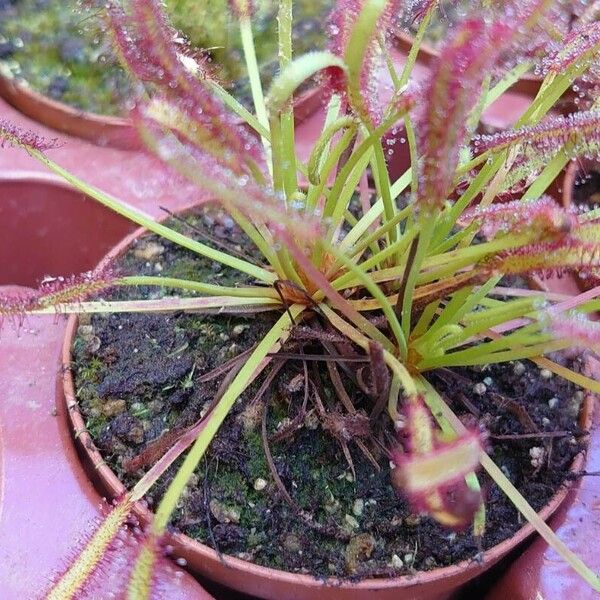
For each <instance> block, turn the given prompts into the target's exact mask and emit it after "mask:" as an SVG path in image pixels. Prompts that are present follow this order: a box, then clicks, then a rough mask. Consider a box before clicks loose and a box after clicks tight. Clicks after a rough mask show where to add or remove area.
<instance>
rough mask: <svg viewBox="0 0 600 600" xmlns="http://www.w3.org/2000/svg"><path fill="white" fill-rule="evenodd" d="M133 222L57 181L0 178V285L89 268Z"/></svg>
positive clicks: (32, 283) (32, 281) (29, 282)
mask: <svg viewBox="0 0 600 600" xmlns="http://www.w3.org/2000/svg"><path fill="white" fill-rule="evenodd" d="M134 227H135V226H134V225H133V224H132V223H130V222H129V221H128V220H126V219H124V218H123V217H120V216H119V215H116V214H115V213H113V212H112V211H109V210H108V209H106V208H104V207H103V206H101V205H99V204H98V203H96V202H94V201H93V200H91V199H89V198H86V196H85V195H83V194H81V193H80V192H77V191H75V190H72V189H69V188H68V187H66V186H64V185H62V184H60V183H55V182H52V181H44V180H35V179H27V178H23V179H20V180H0V257H2V260H1V261H0V285H2V284H17V285H24V286H36V285H37V284H38V283H39V282H40V280H41V279H43V277H44V276H46V275H53V276H56V275H71V274H73V273H80V272H82V271H86V270H89V269H92V268H94V267H95V266H96V265H97V264H98V262H99V261H100V259H101V258H102V257H103V256H104V255H105V254H106V252H107V251H108V249H109V248H111V247H112V246H114V245H115V244H116V243H117V242H118V241H119V240H120V239H121V238H123V237H124V236H125V235H127V234H128V233H130V232H131V231H132V230H133V229H134Z"/></svg>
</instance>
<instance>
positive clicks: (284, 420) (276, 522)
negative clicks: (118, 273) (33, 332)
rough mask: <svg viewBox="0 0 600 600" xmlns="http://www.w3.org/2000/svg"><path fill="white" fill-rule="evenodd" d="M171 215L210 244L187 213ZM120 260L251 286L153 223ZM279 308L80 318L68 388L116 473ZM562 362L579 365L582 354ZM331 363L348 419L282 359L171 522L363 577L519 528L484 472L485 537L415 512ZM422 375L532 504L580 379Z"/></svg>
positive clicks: (289, 566) (239, 406) (227, 543)
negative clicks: (482, 435)
mask: <svg viewBox="0 0 600 600" xmlns="http://www.w3.org/2000/svg"><path fill="white" fill-rule="evenodd" d="M190 222H191V224H192V225H193V226H194V227H195V228H197V229H199V230H203V231H205V232H209V233H210V235H212V236H213V238H216V239H218V240H221V241H226V243H227V244H229V245H230V246H231V245H233V246H235V249H236V250H237V251H241V252H243V253H245V254H247V255H249V256H252V255H253V250H252V247H251V245H250V243H249V242H248V240H247V239H245V238H244V237H243V236H241V235H240V234H239V233H238V232H236V230H235V228H234V227H233V223H232V222H231V220H230V219H229V218H228V217H226V216H223V215H222V214H220V213H215V212H205V213H203V214H201V215H198V216H195V217H191V218H190ZM174 226H175V227H177V228H180V229H181V230H182V231H185V232H186V233H188V234H191V235H193V236H194V237H198V239H201V240H203V241H206V239H205V238H204V236H203V235H199V234H198V233H197V231H192V230H190V229H189V227H187V226H184V225H181V224H180V223H175V224H174ZM211 245H212V244H211ZM119 268H120V269H121V270H122V272H123V273H126V274H134V273H137V274H140V273H143V274H162V275H168V276H173V277H195V278H200V279H202V280H204V281H209V282H211V283H222V284H224V285H234V284H235V283H236V282H237V283H241V284H243V283H247V281H243V280H240V277H239V275H238V274H237V273H234V272H233V271H232V270H230V269H228V268H225V267H221V266H219V265H218V264H216V263H213V262H211V261H209V260H206V259H203V258H200V257H198V256H196V255H194V254H192V253H190V252H189V251H186V250H182V249H180V248H179V247H177V246H175V245H173V244H171V243H170V242H168V241H165V240H162V239H158V238H156V237H155V236H147V237H145V238H143V239H141V240H139V241H138V242H137V244H135V245H134V246H132V248H131V250H130V251H129V252H128V253H127V254H126V255H125V257H124V258H123V259H122V260H120V263H119ZM162 294H164V291H163V290H161V289H160V288H158V289H157V288H149V287H148V288H140V289H138V290H135V291H134V292H132V291H130V290H125V289H119V290H117V292H115V293H114V294H113V295H112V297H113V298H114V297H118V298H121V299H124V298H139V297H154V296H159V295H162ZM277 316H278V315H273V314H269V313H263V314H260V315H254V316H232V315H220V316H217V315H193V314H183V313H177V314H173V315H148V314H147V315H126V314H115V315H109V316H93V317H91V318H90V317H87V318H84V319H82V321H81V325H80V328H79V333H78V336H77V339H76V341H75V345H74V376H75V381H76V389H77V396H78V399H79V402H80V405H81V409H82V412H83V414H84V416H85V418H86V421H87V426H88V428H89V430H90V432H91V434H92V435H93V437H94V439H95V441H96V444H97V445H98V447H99V449H100V450H101V452H102V453H103V455H104V457H105V459H106V461H107V462H108V464H109V465H110V466H111V468H112V469H114V471H115V472H116V473H117V474H118V476H119V477H120V478H121V479H122V481H123V482H124V483H125V485H126V486H128V487H131V486H133V485H134V483H135V482H136V481H137V479H138V478H139V476H140V474H141V473H142V472H143V471H144V469H146V468H148V467H149V466H150V465H146V466H145V467H142V468H141V469H140V470H138V471H134V472H133V473H132V472H130V471H127V470H126V467H128V468H132V467H133V466H138V467H139V466H140V459H139V457H142V458H143V457H144V456H146V457H148V455H150V454H152V453H151V452H149V451H148V449H149V448H150V449H152V448H156V443H155V440H157V439H158V440H160V439H162V440H163V442H167V441H169V437H168V436H169V435H171V441H170V443H172V437H173V433H172V432H173V431H175V432H177V431H181V430H182V429H183V428H185V427H187V426H189V425H190V424H192V423H194V422H196V421H197V420H198V419H199V418H200V416H201V415H202V414H204V412H206V410H207V408H208V406H209V405H210V402H211V400H212V399H213V397H214V395H215V393H216V392H217V389H218V387H219V385H220V383H221V381H222V376H221V377H219V378H215V379H211V380H210V381H203V380H202V378H203V376H204V375H206V374H207V373H210V372H211V371H212V370H213V369H215V368H216V367H218V366H220V365H222V364H223V363H224V362H225V361H227V360H230V359H231V358H233V357H235V356H238V355H239V354H240V353H241V352H243V351H245V350H248V349H250V348H251V347H252V346H253V345H254V344H255V343H256V342H257V341H258V340H259V339H260V338H261V336H262V335H264V333H265V332H266V331H267V330H268V328H269V326H270V325H271V324H272V323H273V321H274V319H275V318H276V317H277ZM306 333H307V324H306V323H305V324H304V325H303V326H302V327H299V328H298V329H297V330H296V332H295V334H293V335H292V337H291V338H290V342H289V343H288V344H287V345H286V348H285V349H286V350H288V351H289V352H298V351H299V348H300V346H302V351H303V352H304V353H306V354H312V353H323V349H322V348H321V347H320V344H321V342H320V341H314V340H308V341H307V340H306V339H305V338H306ZM555 359H556V360H561V358H560V357H555ZM563 362H564V361H563ZM273 364H277V363H273ZM570 365H571V367H572V368H574V369H577V368H578V367H579V363H578V361H577V360H576V361H575V362H574V363H570ZM339 371H340V373H341V377H342V381H343V384H344V387H345V388H346V389H347V390H348V393H349V395H350V397H351V398H352V401H353V403H354V405H355V407H356V409H357V410H358V416H356V417H354V418H348V416H347V413H346V420H344V418H343V416H342V409H341V408H340V403H339V401H337V400H336V398H335V392H334V389H333V386H332V385H331V383H329V381H330V379H329V376H328V371H327V367H326V366H325V365H324V364H323V363H322V362H319V363H309V364H308V368H307V374H308V377H309V379H310V381H311V382H312V383H311V385H310V393H309V394H308V395H307V396H305V389H304V388H305V372H304V369H303V365H302V363H301V362H299V361H295V360H289V361H288V362H287V363H286V364H285V365H284V366H283V367H282V368H281V370H280V372H279V374H278V375H277V376H276V377H275V379H274V380H273V383H272V385H271V386H270V388H269V390H268V392H267V393H266V394H265V395H264V396H263V397H262V398H259V399H256V398H255V396H256V395H257V391H258V388H259V386H260V384H261V383H262V381H264V377H265V375H263V376H262V377H261V378H259V379H258V380H257V382H256V383H254V384H253V385H251V386H249V388H248V389H247V390H246V392H245V393H244V394H243V395H242V397H241V399H240V400H239V401H238V402H237V403H236V405H235V406H234V408H233V410H232V412H231V414H230V415H229V416H228V417H227V419H226V421H225V423H224V425H223V427H222V428H221V430H220V432H219V434H218V435H217V437H216V438H215V440H214V441H213V443H212V444H211V447H210V449H209V451H208V453H207V455H206V457H205V458H204V459H203V461H202V462H201V464H200V466H199V467H198V469H197V471H196V473H195V474H194V476H193V478H192V481H191V483H190V485H189V487H188V489H187V491H186V493H185V495H184V497H183V499H182V501H181V503H180V505H179V508H178V510H177V512H176V514H175V515H174V518H173V524H174V527H176V528H178V529H180V530H181V531H182V532H184V533H186V534H187V535H189V536H191V537H193V538H195V539H198V540H200V541H201V542H203V543H205V544H207V545H209V546H211V547H213V548H216V549H217V550H219V551H220V552H222V553H224V554H228V555H234V556H238V557H241V558H244V559H246V560H249V561H252V562H255V563H257V564H261V565H267V566H271V567H275V568H280V569H285V570H288V571H293V572H300V573H312V574H315V575H317V576H323V577H326V576H337V577H352V578H357V579H359V578H363V577H373V576H374V577H377V576H391V575H400V574H407V573H411V572H414V571H415V570H429V569H433V568H436V567H441V566H445V565H449V564H453V563H456V562H458V561H460V560H462V559H473V558H474V557H476V555H477V554H478V552H479V551H480V549H481V548H484V549H486V548H489V547H491V546H493V545H495V544H497V543H499V542H500V541H502V540H505V539H507V538H509V537H510V536H512V535H513V534H514V533H515V532H516V531H517V530H518V529H519V528H520V527H521V526H522V525H523V521H522V519H521V518H520V517H519V515H518V513H517V511H516V509H514V508H513V506H512V504H511V503H510V501H509V500H508V499H506V498H505V497H504V495H503V494H502V492H501V491H500V490H499V489H498V488H497V486H496V485H495V484H494V483H493V482H492V481H491V480H490V479H489V477H487V476H486V475H485V474H483V473H480V474H479V479H480V482H481V484H482V486H483V489H484V493H485V497H486V506H487V531H486V534H485V536H484V538H483V540H482V543H481V546H480V545H479V544H478V542H477V540H475V539H474V538H473V536H472V535H471V533H470V532H469V531H466V532H463V533H454V532H451V531H449V530H447V529H444V528H443V527H441V526H439V525H438V524H437V523H435V522H434V521H432V520H431V519H429V518H427V517H423V516H418V515H415V514H413V513H412V512H411V510H410V508H409V507H408V505H407V503H406V501H405V500H404V499H403V498H401V497H398V495H397V494H396V493H395V492H394V490H393V489H392V487H391V485H390V477H389V462H388V459H387V457H386V455H385V454H384V452H382V451H381V450H380V449H379V444H374V443H371V442H370V441H369V440H368V439H367V437H360V436H361V435H363V434H364V433H365V427H364V425H365V418H364V415H365V414H368V413H369V412H370V409H371V407H372V403H373V401H372V399H371V398H369V397H368V396H366V395H365V394H364V393H363V392H362V391H361V390H360V389H359V388H358V387H357V386H356V385H355V384H354V383H353V382H352V381H351V380H350V378H349V377H348V376H347V375H346V374H345V373H344V371H343V369H341V368H340V369H339ZM429 380H430V381H431V383H432V384H433V385H434V386H435V387H436V388H437V389H438V390H439V391H440V393H441V394H442V395H443V396H444V397H445V398H446V399H447V400H448V402H449V403H450V405H451V406H452V408H453V409H454V410H455V411H456V413H457V414H459V415H460V416H461V418H462V419H464V420H466V421H469V422H470V423H471V424H479V426H480V427H482V428H484V429H485V430H486V431H487V432H488V433H489V446H490V454H491V456H492V458H493V459H494V460H495V462H496V463H497V464H498V465H499V466H500V467H501V469H502V470H503V472H504V473H505V474H506V475H507V477H509V479H510V480H511V481H512V482H513V483H514V484H515V485H516V486H517V487H518V488H519V489H520V491H521V492H522V493H523V494H524V495H525V497H526V498H527V499H528V500H529V502H530V503H531V504H532V505H533V507H534V508H536V509H540V508H541V507H542V506H543V505H544V504H546V503H547V501H548V500H549V499H550V498H551V497H552V495H553V494H554V493H555V492H556V491H557V490H558V489H559V488H560V486H561V485H562V484H563V482H564V481H565V478H566V477H567V473H568V469H569V465H570V464H571V462H572V460H573V457H574V456H575V455H576V454H577V452H578V451H579V450H580V449H581V445H580V443H579V442H578V441H577V439H576V437H577V436H578V435H579V434H580V433H581V431H579V429H578V427H577V415H578V413H579V409H580V406H581V403H582V400H583V392H582V391H581V390H579V389H578V388H576V386H574V385H572V384H570V383H568V382H566V381H564V380H561V379H559V378H557V377H555V376H553V375H552V374H551V373H550V372H549V371H540V370H539V369H538V368H537V367H536V366H534V365H533V364H532V363H527V362H524V363H520V362H516V363H509V364H507V365H503V366H498V365H490V366H486V367H483V368H466V369H455V370H451V371H450V370H439V371H435V372H432V373H430V374H429ZM317 394H318V397H319V398H320V402H318V401H316V400H315V398H316V396H317ZM263 419H264V426H265V434H266V435H263ZM367 422H368V421H367ZM341 425H344V426H346V428H348V427H354V428H355V430H356V431H357V434H356V436H355V437H353V438H351V439H350V440H349V441H348V444H347V448H348V452H349V455H350V456H351V461H352V466H350V463H349V462H348V459H347V457H346V456H345V454H344V451H343V449H342V446H341V444H340V438H336V437H335V436H334V435H333V432H334V431H338V432H339V430H340V426H341ZM169 432H171V433H170V434H169ZM550 432H557V433H556V434H555V435H553V436H550V435H548V433H550ZM370 433H372V435H373V436H374V438H376V439H377V440H379V442H380V443H381V444H383V445H384V446H387V447H389V445H390V443H391V441H392V440H393V432H392V430H391V423H390V422H389V418H387V417H386V415H385V414H384V415H382V417H381V419H380V420H379V421H378V422H377V423H376V424H375V425H374V426H373V428H372V430H371V432H370ZM536 435H537V436H539V437H536ZM265 439H266V445H267V447H268V449H269V454H270V456H271V460H270V461H268V460H267V459H266V455H265V449H264V446H265ZM359 442H360V444H359ZM359 445H362V446H363V448H365V449H367V452H365V451H363V450H361V448H360V447H359ZM158 446H159V451H162V452H164V451H165V449H166V447H162V448H160V443H158ZM164 446H166V443H165V444H164ZM144 451H146V452H144ZM369 453H370V454H371V455H372V459H374V460H375V461H376V462H377V464H378V468H377V469H376V468H375V466H374V465H373V464H372V462H371V460H370V459H369V457H368V454H369ZM155 454H156V453H155ZM136 457H138V458H136ZM132 461H133V462H132ZM136 461H137V465H136ZM269 463H271V464H270V465H269ZM178 464H180V462H179V461H178V462H177V463H176V464H175V465H174V466H173V467H171V468H170V469H169V471H168V472H167V474H166V475H165V476H164V477H163V478H162V479H161V481H159V482H158V484H157V485H156V486H155V487H154V488H153V489H152V490H151V491H150V494H149V495H148V497H147V500H148V502H149V504H150V505H151V506H153V505H155V504H156V503H157V502H158V501H159V500H160V498H161V496H162V494H163V493H164V491H165V489H166V486H167V485H168V483H169V481H170V480H171V478H172V477H173V475H174V472H175V469H176V467H177V465H178ZM273 471H275V472H276V474H277V478H278V479H279V480H280V484H277V483H276V481H275V478H274V475H273ZM353 471H354V472H353ZM286 497H287V499H286Z"/></svg>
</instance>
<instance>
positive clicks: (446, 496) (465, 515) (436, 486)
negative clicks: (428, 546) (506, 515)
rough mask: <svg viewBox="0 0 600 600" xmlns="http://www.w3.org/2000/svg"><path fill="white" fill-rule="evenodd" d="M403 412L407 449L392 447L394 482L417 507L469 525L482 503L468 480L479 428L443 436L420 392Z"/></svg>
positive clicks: (477, 453)
mask: <svg viewBox="0 0 600 600" xmlns="http://www.w3.org/2000/svg"><path fill="white" fill-rule="evenodd" d="M403 416H404V421H403V428H402V431H403V433H404V435H405V440H404V451H401V450H400V449H396V450H394V451H392V453H391V459H392V462H393V464H394V469H393V471H392V485H393V486H394V487H395V488H396V490H397V491H398V492H400V493H402V494H404V495H406V496H407V498H408V500H409V501H410V503H411V505H412V506H413V508H414V510H416V511H419V512H425V513H427V514H429V515H431V516H432V517H433V518H434V519H436V520H437V521H439V522H440V523H442V524H443V525H445V526H447V527H451V528H453V529H458V530H460V529H464V528H465V527H466V526H468V525H469V523H471V521H472V520H473V516H474V515H475V512H476V511H477V509H478V508H479V506H480V503H481V496H480V493H479V492H474V491H473V490H471V489H469V487H468V486H467V484H466V482H465V477H466V476H467V475H469V473H472V472H473V471H474V470H475V469H477V467H478V465H479V457H480V455H481V451H482V446H481V438H480V436H479V434H478V433H476V432H467V433H465V434H463V435H461V436H460V437H457V438H455V439H453V440H451V441H447V440H444V439H442V436H441V434H440V432H439V431H437V430H436V429H435V428H434V425H433V421H432V418H431V415H430V413H429V410H428V409H427V407H426V405H425V402H424V401H423V398H422V397H420V396H414V397H411V398H409V399H408V401H407V406H406V408H405V410H404V414H403Z"/></svg>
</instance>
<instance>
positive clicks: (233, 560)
mask: <svg viewBox="0 0 600 600" xmlns="http://www.w3.org/2000/svg"><path fill="white" fill-rule="evenodd" d="M197 206H198V205H196V206H195V207H188V208H187V209H183V210H181V211H178V213H179V214H182V213H184V214H185V213H186V212H189V211H191V210H194V208H196V207H197ZM168 218H169V217H168V216H166V217H165V218H164V219H162V220H167V219H168ZM146 234H150V232H149V231H148V230H147V229H145V228H143V227H140V228H138V229H137V230H136V231H134V232H132V233H131V234H129V235H128V236H127V237H125V238H124V239H123V240H122V241H121V242H120V243H119V244H117V245H116V246H115V247H114V248H113V249H112V250H111V251H109V252H108V253H107V255H106V256H105V257H104V258H103V259H102V261H101V262H100V264H99V266H103V265H105V264H107V263H108V262H110V261H112V260H114V259H115V258H118V257H119V256H121V255H122V254H123V253H124V252H125V251H126V250H127V248H129V246H130V245H131V244H132V243H133V242H134V241H135V240H137V239H139V238H141V237H142V236H144V235H146ZM78 323H79V317H78V316H77V315H75V314H72V315H70V316H69V319H68V322H67V327H66V330H65V337H64V341H63V345H62V351H61V372H62V392H63V393H62V394H59V395H60V396H61V397H60V398H59V399H58V401H59V402H64V403H65V405H66V409H67V410H66V412H67V414H68V416H69V422H70V424H71V427H72V434H73V436H74V438H75V440H77V442H78V447H79V448H80V450H81V451H82V453H83V457H82V459H83V460H84V461H85V462H87V463H88V464H89V465H90V466H91V467H92V468H93V472H94V473H95V474H96V475H97V476H98V479H99V480H100V482H101V484H102V486H103V488H104V489H105V490H106V491H108V492H109V493H110V496H111V499H117V498H120V497H122V496H123V495H124V494H126V493H127V491H128V490H127V488H126V487H125V486H124V485H123V483H122V482H121V480H120V479H119V478H118V477H117V476H116V474H115V473H114V471H113V470H112V469H111V468H110V467H109V466H108V464H106V463H105V462H104V459H103V457H102V454H101V453H100V451H99V450H98V448H97V447H96V445H95V443H94V440H93V438H92V436H91V435H90V433H89V432H88V431H87V428H86V426H85V421H84V419H83V415H82V414H81V412H80V410H79V403H78V401H77V397H76V394H75V382H74V380H73V376H72V373H71V363H72V361H71V348H72V345H73V340H74V339H75V335H76V333H77V327H78ZM595 398H596V396H595V395H594V394H593V393H591V392H588V393H586V394H585V396H584V401H583V405H582V408H581V412H580V415H579V425H580V427H581V429H582V430H583V431H584V432H586V433H584V434H583V436H582V437H586V436H587V435H588V433H587V432H589V430H590V428H591V425H592V413H593V410H594V402H595ZM586 451H587V448H584V449H583V450H582V451H581V452H579V453H578V454H577V455H576V456H575V458H574V459H573V461H572V463H571V466H570V468H569V471H571V472H578V471H580V470H581V469H582V468H583V465H584V461H585V455H586ZM575 483H576V480H573V481H566V482H564V484H563V485H562V486H561V487H560V489H558V490H557V491H556V493H555V494H554V495H553V496H552V498H551V499H550V500H549V501H548V502H547V503H546V504H545V505H544V507H543V508H542V509H541V510H540V511H538V515H539V516H540V517H542V519H543V520H544V521H547V520H548V519H549V518H550V517H551V516H552V514H553V513H554V512H555V511H556V510H557V509H558V507H559V506H560V505H561V504H562V502H563V501H564V500H565V498H566V497H567V495H568V494H569V492H570V491H571V490H572V489H573V487H574V485H575ZM93 484H94V485H95V486H96V485H97V483H96V482H95V481H93ZM134 512H135V513H136V516H137V517H138V518H139V519H140V520H141V522H142V523H149V522H150V521H151V520H152V518H153V516H154V515H153V513H152V512H151V511H150V510H149V508H148V507H147V506H146V505H145V504H144V503H143V502H137V503H136V504H135V508H134ZM533 533H535V529H534V527H533V526H532V525H531V524H530V523H526V524H525V525H523V527H521V528H520V529H519V530H517V531H516V532H515V534H514V535H513V536H511V537H510V538H507V539H506V540H504V541H502V542H500V543H499V544H496V545H495V546H492V547H491V548H489V549H488V550H486V551H485V552H483V554H482V561H481V564H479V563H477V562H475V561H473V560H472V559H464V560H462V561H460V562H459V563H456V564H454V565H450V566H446V567H439V568H436V569H433V570H431V571H419V572H418V573H416V574H410V575H401V576H399V577H385V578H370V579H363V580H361V581H358V582H352V581H349V580H346V579H339V578H334V577H332V578H327V579H320V578H317V577H314V576H311V575H305V574H300V573H292V572H288V571H283V570H280V569H274V568H271V567H264V566H261V565H257V564H254V563H252V562H250V561H246V560H242V559H240V558H237V557H234V556H230V555H224V554H220V553H218V552H217V551H216V550H213V549H212V548H210V547H208V546H206V545H205V544H202V543H201V542H198V541H197V540H194V539H192V538H190V537H189V536H187V535H185V534H183V533H180V532H171V533H169V545H171V546H172V547H173V553H172V554H173V556H181V555H186V556H189V555H196V556H199V557H200V558H201V559H202V560H203V561H217V562H225V563H226V565H227V566H228V567H230V568H231V569H234V570H238V571H241V572H246V573H249V574H252V575H253V576H255V577H260V578H264V579H269V580H276V581H278V582H279V583H282V584H286V583H288V584H294V585H297V586H298V585H299V586H302V587H304V588H309V589H314V590H318V589H322V588H323V587H327V586H331V587H335V588H337V589H340V588H341V589H352V590H377V589H381V590H383V589H389V588H394V589H408V588H412V587H414V586H416V585H420V584H425V583H427V584H429V583H433V582H436V581H439V580H442V579H445V578H452V577H454V578H456V577H459V576H460V577H461V579H462V581H463V582H466V581H468V580H469V579H470V578H472V577H475V576H476V575H478V574H480V573H481V572H482V567H481V565H483V566H484V567H485V565H489V566H490V567H491V566H492V565H493V564H495V563H496V562H497V561H498V560H500V559H501V558H503V557H504V556H505V555H507V554H508V553H509V552H510V551H511V550H512V549H514V548H516V547H517V546H518V545H519V544H520V543H521V542H523V541H524V540H525V539H527V538H528V537H529V536H531V535H532V534H533ZM188 563H189V560H188ZM188 566H189V567H190V569H191V570H192V571H197V569H195V568H193V567H192V566H191V565H188ZM209 578H210V576H209Z"/></svg>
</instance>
